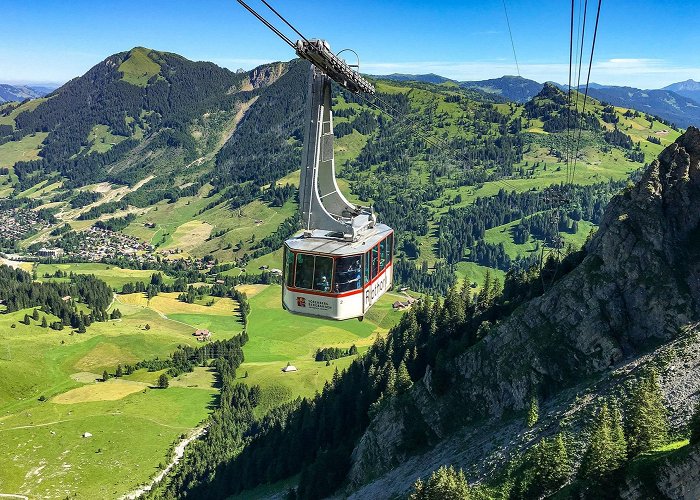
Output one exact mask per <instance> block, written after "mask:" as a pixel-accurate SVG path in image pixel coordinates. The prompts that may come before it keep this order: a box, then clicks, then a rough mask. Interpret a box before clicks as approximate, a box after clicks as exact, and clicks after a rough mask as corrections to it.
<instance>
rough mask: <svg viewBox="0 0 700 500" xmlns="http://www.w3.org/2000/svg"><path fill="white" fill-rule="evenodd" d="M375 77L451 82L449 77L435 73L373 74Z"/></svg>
mask: <svg viewBox="0 0 700 500" xmlns="http://www.w3.org/2000/svg"><path fill="white" fill-rule="evenodd" d="M374 77H375V78H383V79H385V80H393V81H395V82H423V83H436V84H440V83H445V82H453V81H454V80H450V79H449V78H445V77H444V76H440V75H436V74H435V73H428V74H425V75H409V74H403V73H392V74H390V75H374Z"/></svg>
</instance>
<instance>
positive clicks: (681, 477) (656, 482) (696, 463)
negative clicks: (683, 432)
mask: <svg viewBox="0 0 700 500" xmlns="http://www.w3.org/2000/svg"><path fill="white" fill-rule="evenodd" d="M683 451H684V453H682V455H683V456H681V457H676V456H674V457H673V458H670V459H667V460H664V461H663V462H662V463H661V464H660V465H658V466H657V467H656V468H655V470H654V471H648V472H647V477H646V478H645V479H646V480H640V479H636V478H635V479H631V480H628V481H627V484H625V486H624V487H623V488H622V489H621V491H620V498H621V499H622V500H644V499H647V498H673V499H674V500H697V499H698V498H700V447H699V446H697V445H696V446H694V447H693V448H692V449H691V450H689V451H688V452H687V453H686V452H685V450H683ZM652 478H653V479H652Z"/></svg>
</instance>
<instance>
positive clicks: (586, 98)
mask: <svg viewBox="0 0 700 500" xmlns="http://www.w3.org/2000/svg"><path fill="white" fill-rule="evenodd" d="M602 3H603V0H598V9H597V12H596V16H595V27H594V28H593V42H592V44H591V57H590V59H589V60H588V75H587V76H586V92H585V94H584V96H583V107H582V109H581V124H580V125H579V129H578V140H577V141H576V154H575V155H574V174H576V164H577V160H578V150H579V145H580V143H581V129H582V128H583V120H584V115H585V112H586V101H587V100H588V85H589V83H590V81H591V67H592V66H593V53H594V52H595V41H596V38H597V36H598V22H599V20H600V6H601V4H602Z"/></svg>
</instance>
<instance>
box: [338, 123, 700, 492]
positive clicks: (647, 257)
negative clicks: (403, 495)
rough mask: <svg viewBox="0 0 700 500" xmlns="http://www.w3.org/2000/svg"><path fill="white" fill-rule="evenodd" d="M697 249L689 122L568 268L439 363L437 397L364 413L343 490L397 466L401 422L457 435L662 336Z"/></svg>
mask: <svg viewBox="0 0 700 500" xmlns="http://www.w3.org/2000/svg"><path fill="white" fill-rule="evenodd" d="M699 257H700V131H698V129H695V128H692V127H691V128H689V129H688V131H687V132H686V133H685V134H684V135H682V136H681V137H679V138H678V140H677V141H676V142H675V143H674V144H672V145H670V146H669V147H668V148H666V149H665V150H664V152H663V153H662V154H661V155H660V157H659V159H658V160H656V161H654V163H653V164H652V165H650V166H649V168H648V169H647V171H646V173H645V174H644V176H643V178H642V179H641V180H640V181H639V182H638V183H637V184H636V185H635V186H634V187H631V188H629V189H627V190H626V191H625V192H624V193H621V194H620V195H618V196H616V197H615V198H613V200H612V201H611V203H610V205H609V207H608V208H607V210H606V214H605V217H604V219H603V221H602V223H601V225H600V229H599V231H598V232H597V234H596V235H595V236H594V237H593V238H592V240H591V241H590V243H589V245H588V247H587V256H586V257H585V259H584V260H583V262H582V263H581V264H580V265H579V266H578V267H577V268H576V269H574V270H573V271H572V272H571V273H569V274H568V275H567V276H565V277H564V278H562V279H561V280H560V281H559V282H558V283H557V284H556V285H555V286H554V287H553V288H552V289H551V290H549V291H548V292H547V293H546V294H545V295H543V296H541V297H539V298H537V299H534V300H532V301H530V302H529V303H527V304H525V305H524V306H522V307H521V308H519V309H518V310H516V311H515V312H514V313H513V314H512V315H511V317H510V318H508V319H507V320H506V321H504V322H502V323H501V324H499V325H497V326H496V327H494V328H493V329H492V331H491V333H490V334H489V335H488V336H487V337H486V338H485V339H484V340H483V341H481V342H480V343H479V344H477V345H475V346H473V347H471V348H470V349H468V350H467V351H465V352H464V353H462V354H461V355H459V356H458V357H456V358H455V359H453V360H452V361H451V372H452V374H453V379H452V384H451V388H450V390H449V391H448V392H447V393H446V394H444V395H441V396H437V395H435V394H433V393H432V391H431V390H430V384H426V383H425V381H424V383H419V384H416V385H415V387H414V389H413V390H412V391H411V393H410V394H409V397H410V398H411V399H412V402H411V404H410V407H411V408H414V409H415V411H412V412H406V411H401V409H400V406H399V407H397V405H389V407H388V408H386V409H384V410H383V411H382V412H380V413H379V414H378V415H377V416H376V417H375V419H374V420H373V421H372V423H371V425H370V427H369V429H368V431H367V432H366V433H365V435H364V436H363V437H362V439H361V441H360V443H359V444H358V446H357V447H356V449H355V451H354V454H353V466H352V470H351V472H350V476H349V479H350V484H351V487H352V488H357V487H359V486H360V485H362V484H364V483H367V482H368V481H369V480H372V479H373V478H374V477H376V476H379V475H382V474H384V473H385V472H386V471H388V470H390V469H392V468H395V467H397V466H401V464H402V463H403V462H404V461H405V459H406V454H405V452H403V451H402V439H403V435H404V429H405V428H406V424H407V423H408V419H422V420H423V421H424V422H425V424H426V426H427V427H428V428H429V429H431V431H432V432H433V433H434V435H435V436H437V437H438V438H440V437H442V436H447V435H450V434H453V433H455V432H458V433H462V434H463V437H464V436H466V435H468V434H469V433H470V430H471V431H475V430H478V429H485V428H487V427H488V426H489V425H492V424H493V423H494V422H497V421H498V419H500V418H501V417H503V416H504V415H507V414H508V413H510V412H513V411H516V412H517V411H519V410H522V409H524V408H525V406H526V403H527V401H528V400H529V399H530V397H532V395H537V396H538V397H539V398H540V400H542V401H546V400H549V399H552V398H553V397H555V396H556V395H557V394H559V393H560V392H561V391H562V390H564V389H566V388H567V387H571V386H572V385H573V383H574V382H576V381H580V380H581V379H585V378H593V379H596V378H598V379H599V378H600V377H603V376H604V375H605V374H606V373H609V372H610V371H611V368H612V367H614V366H620V365H621V364H623V362H625V363H626V362H629V360H633V359H635V358H637V357H639V356H640V355H641V354H642V353H643V352H645V351H649V350H650V349H652V348H653V347H655V346H657V345H660V344H663V343H665V342H668V341H670V340H672V339H673V338H674V337H676V336H677V335H679V333H680V332H681V330H682V328H683V327H684V326H685V325H688V324H689V323H691V322H693V321H697V320H698V319H699V318H700V258H699ZM404 407H405V406H404ZM482 435H483V434H482ZM474 438H475V439H479V433H478V432H477V433H476V434H474ZM443 444H444V443H441V444H440V445H439V446H442V445H443ZM473 456H474V457H476V456H478V454H474V455H473ZM463 462H464V461H463ZM414 472H415V470H414ZM414 479H415V475H414ZM399 482H400V481H399Z"/></svg>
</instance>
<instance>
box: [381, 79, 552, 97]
mask: <svg viewBox="0 0 700 500" xmlns="http://www.w3.org/2000/svg"><path fill="white" fill-rule="evenodd" d="M374 78H380V79H385V80H392V81H396V82H422V83H434V84H441V83H445V82H453V83H457V84H458V85H459V86H460V87H462V88H465V89H475V90H479V91H481V92H484V93H486V94H495V95H497V96H499V97H502V98H504V99H508V100H510V101H515V102H521V103H522V102H526V101H528V100H529V99H531V98H532V97H534V96H535V95H536V94H537V93H538V92H539V91H540V90H541V89H542V84H541V83H537V82H535V81H533V80H528V79H526V78H522V77H519V76H508V75H506V76H502V77H500V78H493V79H490V80H479V81H465V82H457V81H455V80H452V79H450V78H445V77H444V76H440V75H436V74H434V73H429V74H426V75H410V74H401V73H393V74H391V75H375V76H374Z"/></svg>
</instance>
